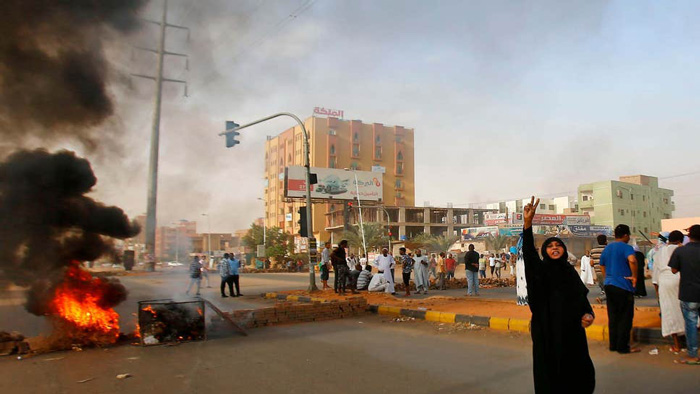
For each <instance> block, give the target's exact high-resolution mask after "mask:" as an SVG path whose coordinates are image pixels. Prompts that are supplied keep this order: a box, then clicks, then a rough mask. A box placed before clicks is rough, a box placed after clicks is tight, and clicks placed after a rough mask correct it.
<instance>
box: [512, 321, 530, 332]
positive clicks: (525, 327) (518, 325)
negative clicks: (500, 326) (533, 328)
mask: <svg viewBox="0 0 700 394" xmlns="http://www.w3.org/2000/svg"><path fill="white" fill-rule="evenodd" d="M508 330H510V331H517V332H524V333H529V332H530V320H525V319H510V320H509V321H508Z"/></svg>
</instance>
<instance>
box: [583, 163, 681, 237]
mask: <svg viewBox="0 0 700 394" xmlns="http://www.w3.org/2000/svg"><path fill="white" fill-rule="evenodd" d="M672 197H673V190H670V189H663V188H660V187H659V179H658V178H656V177H653V176H647V175H631V176H621V177H620V180H618V181H615V180H609V181H600V182H595V183H588V184H583V185H580V186H579V187H578V206H579V212H580V213H584V214H588V215H590V217H591V223H592V224H594V225H603V226H610V227H613V228H615V226H617V225H618V224H626V225H628V226H630V229H631V231H632V234H633V235H635V236H639V235H640V234H639V233H640V232H642V233H644V234H645V235H646V236H647V237H648V236H649V235H650V234H651V233H658V232H659V231H661V221H662V220H665V219H671V216H672V214H673V211H674V210H675V209H676V208H675V205H674V203H673V200H672Z"/></svg>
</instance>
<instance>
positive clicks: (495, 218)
mask: <svg viewBox="0 0 700 394" xmlns="http://www.w3.org/2000/svg"><path fill="white" fill-rule="evenodd" d="M506 223H508V214H507V213H493V212H486V213H485V214H484V224H485V225H487V226H498V225H499V224H506Z"/></svg>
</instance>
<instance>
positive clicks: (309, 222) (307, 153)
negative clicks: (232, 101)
mask: <svg viewBox="0 0 700 394" xmlns="http://www.w3.org/2000/svg"><path fill="white" fill-rule="evenodd" d="M280 116H288V117H290V118H292V119H294V120H296V122H297V123H298V124H299V126H300V127H301V131H302V133H303V135H304V156H305V159H304V162H305V165H304V167H306V228H307V229H308V231H309V238H307V239H308V240H309V242H308V245H307V248H308V251H309V288H308V290H309V291H316V290H318V287H316V272H315V271H314V266H315V264H314V263H315V257H316V253H315V252H316V251H315V248H314V250H312V248H311V246H312V244H314V245H315V244H316V242H315V241H316V240H315V239H314V238H313V235H314V230H313V220H312V218H311V161H310V160H311V159H310V156H311V152H310V147H309V133H308V132H307V131H306V126H304V122H302V121H301V119H299V117H297V116H296V115H294V114H293V113H290V112H280V113H278V114H274V115H270V116H268V117H265V118H262V119H258V120H256V121H254V122H250V123H247V124H244V125H243V126H238V127H236V128H235V129H232V130H228V127H227V130H226V131H225V132H223V133H219V135H226V136H227V138H228V135H229V133H235V132H237V131H239V130H242V129H245V128H248V127H250V126H255V125H256V124H259V123H262V122H267V121H268V120H271V119H275V118H279V117H280ZM234 130H235V131H234ZM235 135H237V134H234V135H233V136H234V137H235ZM234 145H235V144H234Z"/></svg>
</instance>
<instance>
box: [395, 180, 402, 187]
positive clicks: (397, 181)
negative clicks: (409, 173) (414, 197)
mask: <svg viewBox="0 0 700 394" xmlns="http://www.w3.org/2000/svg"><path fill="white" fill-rule="evenodd" d="M395 185H396V188H397V189H401V179H397V180H396V183H395Z"/></svg>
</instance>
